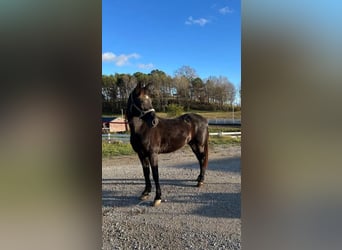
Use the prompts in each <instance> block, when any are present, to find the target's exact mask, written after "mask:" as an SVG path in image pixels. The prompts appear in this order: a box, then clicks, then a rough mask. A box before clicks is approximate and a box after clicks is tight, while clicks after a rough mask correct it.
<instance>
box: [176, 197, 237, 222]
mask: <svg viewBox="0 0 342 250" xmlns="http://www.w3.org/2000/svg"><path fill="white" fill-rule="evenodd" d="M173 202H182V203H183V202H184V203H195V204H199V205H200V206H198V208H196V209H194V210H193V211H191V214H194V215H200V216H206V217H213V218H236V219H239V218H240V217H241V193H203V194H199V195H198V196H196V198H195V199H194V197H192V198H189V197H186V196H184V197H182V196H180V197H179V199H178V200H174V201H173Z"/></svg>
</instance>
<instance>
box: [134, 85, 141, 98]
mask: <svg viewBox="0 0 342 250" xmlns="http://www.w3.org/2000/svg"><path fill="white" fill-rule="evenodd" d="M141 89H142V84H141V82H139V83H138V84H137V86H136V87H135V89H134V92H135V93H136V94H138V95H139V94H140V92H141Z"/></svg>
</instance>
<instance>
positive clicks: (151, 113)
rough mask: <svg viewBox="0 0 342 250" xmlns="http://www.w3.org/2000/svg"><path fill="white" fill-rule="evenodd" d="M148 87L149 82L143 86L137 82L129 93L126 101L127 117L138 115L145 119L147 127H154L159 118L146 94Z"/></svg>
mask: <svg viewBox="0 0 342 250" xmlns="http://www.w3.org/2000/svg"><path fill="white" fill-rule="evenodd" d="M148 87H149V84H148V85H146V86H143V85H142V84H141V83H139V84H137V86H136V87H135V88H134V90H133V91H132V92H131V94H130V95H129V98H128V103H127V119H130V118H132V117H139V118H140V119H142V120H143V121H145V122H146V123H147V125H148V126H149V127H156V126H157V125H158V123H159V120H158V117H157V116H156V112H155V110H154V108H153V106H152V99H151V98H150V96H149V95H148V94H149V89H148Z"/></svg>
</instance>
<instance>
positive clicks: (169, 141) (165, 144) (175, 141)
mask: <svg viewBox="0 0 342 250" xmlns="http://www.w3.org/2000/svg"><path fill="white" fill-rule="evenodd" d="M189 141H190V139H189V138H188V137H186V136H178V137H166V138H164V140H162V143H161V147H160V153H171V152H174V151H176V150H178V149H180V148H182V147H183V146H184V145H185V144H187V143H188V142H189Z"/></svg>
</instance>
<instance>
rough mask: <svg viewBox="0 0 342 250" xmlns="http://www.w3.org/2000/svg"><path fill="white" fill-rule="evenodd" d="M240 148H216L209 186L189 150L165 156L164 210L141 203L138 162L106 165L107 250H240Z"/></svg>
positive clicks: (161, 161) (113, 161)
mask: <svg viewBox="0 0 342 250" xmlns="http://www.w3.org/2000/svg"><path fill="white" fill-rule="evenodd" d="M240 156H241V148H240V146H225V147H215V148H211V149H210V152H209V167H208V170H207V175H206V180H205V185H204V186H203V187H201V188H197V187H195V185H196V182H195V181H194V180H195V179H196V178H197V176H198V174H199V166H198V163H197V160H196V159H195V156H194V155H193V154H192V152H191V150H190V149H189V148H184V149H183V150H181V151H177V152H175V153H171V154H166V155H160V158H159V169H160V170H159V175H160V184H161V188H162V198H163V199H164V200H166V201H165V202H163V203H162V204H161V205H160V206H159V207H151V203H152V200H153V198H154V191H155V189H154V188H153V189H152V195H151V198H150V200H148V201H144V202H141V201H140V200H139V199H138V197H139V195H140V194H141V192H142V190H143V189H144V180H143V173H142V168H141V166H140V163H139V160H138V157H137V156H125V157H116V158H114V159H104V160H103V166H102V213H103V225H102V230H103V249H240V241H241V220H240V214H241V210H240V206H241V202H240V191H241V175H240Z"/></svg>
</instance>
